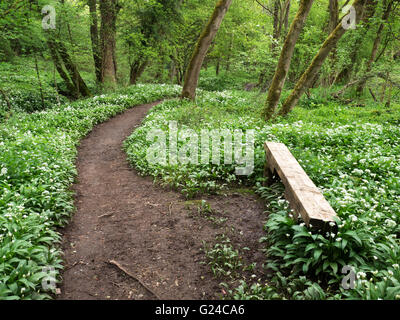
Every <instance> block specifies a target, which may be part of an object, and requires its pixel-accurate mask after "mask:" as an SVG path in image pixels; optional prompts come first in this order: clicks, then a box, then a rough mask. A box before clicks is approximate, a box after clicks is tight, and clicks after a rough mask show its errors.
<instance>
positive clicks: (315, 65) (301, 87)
mask: <svg viewBox="0 0 400 320" xmlns="http://www.w3.org/2000/svg"><path fill="white" fill-rule="evenodd" d="M365 2H366V0H356V1H355V2H354V3H353V7H354V9H355V12H356V17H355V19H356V21H355V22H356V24H357V23H358V22H359V21H360V19H361V16H362V13H363V10H364V5H365ZM346 31H347V29H346V28H344V27H343V25H342V23H339V24H338V25H337V27H336V29H335V30H334V31H333V32H332V33H331V34H330V35H329V37H328V38H327V39H326V40H325V42H324V44H323V45H322V47H321V49H320V50H319V51H318V53H317V54H316V55H315V57H314V59H313V60H312V62H311V64H310V66H309V67H308V68H307V70H306V71H305V72H304V73H303V75H302V76H301V78H300V79H299V81H298V82H297V83H296V85H295V87H294V89H293V90H292V92H291V94H290V95H289V97H288V98H287V99H286V101H285V102H284V103H283V105H282V108H281V110H280V111H279V113H278V115H281V116H285V115H287V114H288V113H289V112H290V111H291V110H292V109H293V108H294V107H295V106H296V104H297V102H298V101H299V100H300V98H301V96H302V95H303V93H304V92H305V91H306V90H307V89H308V88H309V87H310V85H311V84H312V82H313V80H314V78H315V76H316V75H317V73H318V72H319V70H320V69H321V67H322V65H323V63H324V61H325V59H326V58H327V57H328V55H329V53H330V52H331V50H332V49H333V48H334V47H335V46H336V44H337V42H338V41H339V39H340V38H341V37H342V36H343V35H344V34H345V33H346Z"/></svg>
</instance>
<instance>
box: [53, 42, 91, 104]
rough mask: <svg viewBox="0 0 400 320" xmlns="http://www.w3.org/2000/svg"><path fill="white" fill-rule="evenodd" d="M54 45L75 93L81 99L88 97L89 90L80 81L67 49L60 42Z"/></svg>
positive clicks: (83, 82)
mask: <svg viewBox="0 0 400 320" xmlns="http://www.w3.org/2000/svg"><path fill="white" fill-rule="evenodd" d="M56 45H57V48H58V52H59V54H60V57H61V59H62V61H63V62H64V65H65V68H66V69H67V71H68V73H69V75H70V77H71V80H72V82H73V83H74V85H75V88H76V90H77V92H78V93H79V95H80V96H82V97H89V96H90V90H89V88H88V87H87V86H86V83H85V81H84V80H83V79H82V77H81V75H80V73H79V71H78V68H77V67H76V65H75V64H74V63H73V62H72V59H71V57H70V55H69V53H68V50H67V48H66V47H65V46H64V44H63V42H62V41H58V42H56Z"/></svg>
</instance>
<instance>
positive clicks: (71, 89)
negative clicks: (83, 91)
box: [47, 37, 79, 99]
mask: <svg viewBox="0 0 400 320" xmlns="http://www.w3.org/2000/svg"><path fill="white" fill-rule="evenodd" d="M47 46H48V47H49V51H50V55H51V58H52V60H53V63H54V66H55V67H56V69H57V71H58V74H59V75H60V76H61V78H62V79H63V80H64V83H65V85H66V87H67V90H68V94H69V95H71V96H72V97H73V98H75V99H77V98H78V96H79V93H78V92H77V88H76V87H75V85H74V83H73V82H72V81H71V79H70V78H69V76H68V74H67V72H66V71H65V70H64V68H63V64H62V61H61V59H60V57H59V53H58V50H57V45H56V43H55V40H54V39H52V38H51V37H49V38H48V39H47Z"/></svg>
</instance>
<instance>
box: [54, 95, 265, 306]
mask: <svg viewBox="0 0 400 320" xmlns="http://www.w3.org/2000/svg"><path fill="white" fill-rule="evenodd" d="M156 104H157V102H155V103H152V104H147V105H142V106H138V107H135V108H132V109H129V110H128V111H126V112H125V113H123V114H120V115H118V116H116V117H114V118H113V119H111V120H109V121H107V122H105V123H103V124H100V125H98V126H97V127H95V128H94V130H93V131H92V132H91V133H90V134H89V135H88V136H87V137H86V138H85V139H83V140H82V141H81V145H80V147H79V148H78V159H77V168H78V179H77V182H76V183H75V184H74V186H73V190H74V192H75V194H76V195H75V207H76V212H75V214H74V216H73V218H72V221H71V222H70V224H69V225H68V226H67V227H66V228H65V229H63V230H61V232H62V234H63V242H62V249H63V251H64V261H65V269H64V271H63V274H62V280H63V282H62V284H61V286H60V289H61V293H60V294H59V295H58V296H57V298H58V299H135V300H140V299H172V300H178V299H220V298H223V296H224V295H225V294H226V292H224V290H222V289H221V286H220V283H221V282H222V281H226V282H230V283H231V284H232V285H233V284H234V283H235V282H236V284H237V283H238V281H239V280H240V279H243V278H250V277H253V278H255V277H257V278H265V277H264V271H263V268H262V264H263V263H264V262H265V256H264V254H263V253H262V251H261V249H262V244H260V243H259V239H260V238H261V237H262V236H264V235H265V232H264V231H263V225H264V222H265V220H266V218H267V216H266V214H265V205H264V203H263V202H262V201H261V200H260V199H259V198H257V197H256V196H255V195H254V194H252V193H251V192H248V191H247V190H243V189H236V190H230V191H227V192H225V193H222V194H219V195H207V196H203V197H200V198H196V199H194V200H190V201H188V200H187V199H186V198H184V196H183V195H181V194H180V193H179V192H177V191H174V190H171V189H166V188H163V187H161V186H159V185H157V184H154V182H153V179H152V178H149V177H142V176H140V175H139V174H138V173H137V172H136V171H135V170H134V169H132V168H131V167H130V166H129V164H128V162H127V160H126V153H125V152H124V151H123V150H122V143H123V141H124V139H125V138H126V137H127V136H128V135H130V134H131V132H132V131H133V129H134V128H135V127H137V126H139V125H140V123H141V121H142V119H143V118H144V117H145V115H146V113H147V111H149V110H150V108H151V107H153V106H155V105H156ZM205 204H206V205H205ZM218 237H220V238H221V237H225V238H229V239H230V241H231V244H232V245H233V246H234V247H235V248H238V249H242V248H246V250H242V251H243V254H242V255H241V257H240V258H241V260H242V261H243V264H242V265H243V266H249V265H251V264H253V263H256V267H255V268H249V269H248V271H243V270H244V269H246V268H242V269H241V270H239V271H240V272H239V274H238V275H237V276H235V277H232V276H230V277H228V279H227V278H216V277H215V276H214V275H213V273H212V272H211V269H210V266H208V265H207V262H208V261H207V260H206V257H205V253H204V244H205V243H207V244H209V245H211V247H212V245H213V244H215V243H216V241H217V240H216V239H218ZM242 251H239V252H242ZM202 262H206V263H202Z"/></svg>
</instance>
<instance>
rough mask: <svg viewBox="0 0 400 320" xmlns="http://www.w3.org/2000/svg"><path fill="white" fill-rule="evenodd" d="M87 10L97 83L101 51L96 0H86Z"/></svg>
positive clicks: (99, 74) (99, 73) (99, 81)
mask: <svg viewBox="0 0 400 320" xmlns="http://www.w3.org/2000/svg"><path fill="white" fill-rule="evenodd" d="M88 5H89V11H90V18H91V20H90V39H91V42H92V52H93V61H94V69H95V74H96V80H97V82H98V83H101V81H102V78H101V52H100V44H99V28H98V22H97V20H98V19H97V1H96V0H88Z"/></svg>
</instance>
